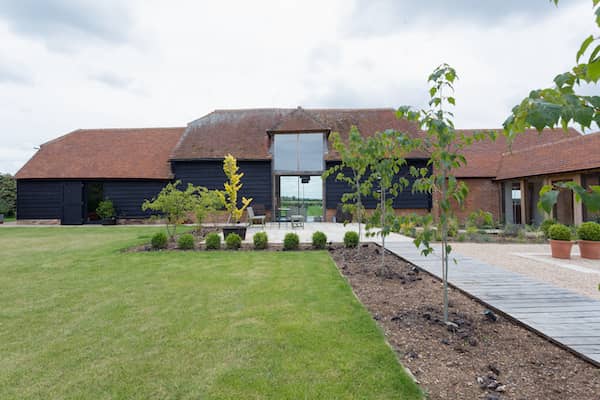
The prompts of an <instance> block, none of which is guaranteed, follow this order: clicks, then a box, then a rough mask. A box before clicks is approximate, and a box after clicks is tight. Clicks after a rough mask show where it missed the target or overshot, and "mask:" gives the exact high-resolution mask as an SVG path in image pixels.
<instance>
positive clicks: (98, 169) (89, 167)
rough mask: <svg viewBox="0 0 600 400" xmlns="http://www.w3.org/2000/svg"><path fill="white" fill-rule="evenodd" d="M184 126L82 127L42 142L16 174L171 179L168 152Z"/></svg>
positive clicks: (45, 176) (50, 176)
mask: <svg viewBox="0 0 600 400" xmlns="http://www.w3.org/2000/svg"><path fill="white" fill-rule="evenodd" d="M184 130H185V128H147V129H80V130H77V131H74V132H71V133H69V134H66V135H64V136H61V137H59V138H57V139H54V140H52V141H49V142H47V143H45V144H43V145H42V146H41V147H40V149H39V150H38V152H37V153H36V154H35V155H34V156H33V157H32V158H31V159H30V160H29V161H28V162H27V163H26V164H25V165H24V166H23V168H21V169H20V170H19V172H17V174H16V177H17V179H35V178H46V179H50V178H58V179H69V178H81V179H93V178H115V179H122V178H136V179H170V178H172V174H171V168H170V164H169V155H170V153H171V151H172V149H173V147H174V146H175V145H176V144H177V142H178V141H179V139H180V137H181V135H182V134H183V132H184Z"/></svg>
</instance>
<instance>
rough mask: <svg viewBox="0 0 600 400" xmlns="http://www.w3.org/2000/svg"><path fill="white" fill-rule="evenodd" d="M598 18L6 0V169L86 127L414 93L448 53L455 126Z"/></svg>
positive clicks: (484, 6)
mask: <svg viewBox="0 0 600 400" xmlns="http://www.w3.org/2000/svg"><path fill="white" fill-rule="evenodd" d="M595 31H596V29H595V27H594V24H593V18H592V2H591V0H562V1H560V3H559V7H555V6H554V5H552V4H551V3H550V1H548V0H526V1H523V0H471V1H467V0H456V1H452V2H450V1H444V0H428V1H420V0H412V1H408V0H354V1H348V0H345V1H343V0H331V1H329V0H319V1H312V0H301V1H261V0H256V1H227V2H225V1H223V2H216V1H198V0H192V1H183V0H181V1H179V0H173V1H157V0H131V1H124V0H103V1H96V0H81V1H75V0H44V1H36V0H19V1H14V0H0V44H1V45H0V121H1V122H2V125H1V127H0V139H1V140H0V172H9V173H15V172H16V171H17V170H18V169H19V168H20V167H21V166H22V165H23V164H24V163H25V162H26V161H27V160H28V159H29V158H30V157H31V156H32V155H33V154H34V152H35V148H36V147H37V146H39V145H40V144H42V143H44V142H46V141H48V140H51V139H53V138H55V137H58V136H60V135H63V134H65V133H68V132H70V131H73V130H75V129H79V128H112V127H158V126H185V125H186V124H187V123H188V122H190V121H192V120H194V119H196V118H198V117H201V116H203V115H205V114H207V113H209V112H210V111H212V110H214V109H226V108H255V107H297V106H302V107H304V108H311V107H345V108H348V107H357V108H361V107H393V108H396V107H399V106H401V105H414V106H417V107H423V106H425V104H426V100H427V88H428V86H427V82H426V79H427V76H428V75H429V73H430V72H431V71H433V69H434V68H435V67H436V66H438V65H439V64H441V63H444V62H445V63H449V64H450V65H452V66H453V67H455V68H456V69H457V72H458V75H459V81H458V83H457V84H456V93H455V96H456V98H457V107H456V109H455V114H456V120H455V122H456V125H457V127H459V128H496V127H500V126H501V124H502V122H503V121H504V119H505V118H506V117H507V115H508V114H509V112H510V109H511V108H512V107H513V106H514V105H515V104H516V103H518V102H519V101H520V100H521V99H522V98H523V97H525V96H526V95H527V94H528V93H529V91H530V90H531V89H534V88H539V87H546V86H549V85H550V84H551V83H552V79H553V77H554V76H555V75H557V74H558V73H560V72H564V71H566V70H568V69H570V68H571V67H572V65H573V64H574V63H575V53H576V51H577V49H578V47H579V44H580V43H581V41H582V40H583V39H584V38H585V37H586V36H588V35H589V34H590V33H593V32H595ZM588 90H591V91H597V88H591V89H590V88H588ZM107 148H110V143H107Z"/></svg>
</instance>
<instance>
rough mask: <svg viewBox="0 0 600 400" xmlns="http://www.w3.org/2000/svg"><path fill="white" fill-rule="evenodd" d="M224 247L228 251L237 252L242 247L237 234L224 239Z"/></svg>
mask: <svg viewBox="0 0 600 400" xmlns="http://www.w3.org/2000/svg"><path fill="white" fill-rule="evenodd" d="M225 247H226V248H227V249H228V250H237V249H239V248H240V247H242V237H241V236H240V235H238V234H237V233H230V234H229V235H227V239H225Z"/></svg>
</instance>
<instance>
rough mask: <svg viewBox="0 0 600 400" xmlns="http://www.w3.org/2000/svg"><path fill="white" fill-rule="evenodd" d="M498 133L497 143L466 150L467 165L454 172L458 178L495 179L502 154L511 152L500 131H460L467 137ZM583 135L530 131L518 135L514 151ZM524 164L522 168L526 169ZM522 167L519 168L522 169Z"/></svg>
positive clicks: (568, 132)
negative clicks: (484, 133)
mask: <svg viewBox="0 0 600 400" xmlns="http://www.w3.org/2000/svg"><path fill="white" fill-rule="evenodd" d="M489 131H496V133H497V135H496V136H497V137H496V140H495V141H492V140H490V139H486V140H484V141H481V142H475V143H473V144H472V145H471V146H470V147H468V148H467V149H465V150H464V155H465V157H466V159H467V165H466V166H465V167H462V168H459V169H457V170H455V171H454V174H455V175H456V176H457V177H461V178H467V177H469V178H493V177H495V176H496V174H497V172H498V166H499V165H500V159H501V158H502V154H503V153H505V152H507V151H509V146H508V143H507V141H506V138H505V137H504V135H503V134H502V132H501V130H499V129H459V132H463V133H465V134H467V135H472V134H473V133H474V132H489ZM580 136H581V134H580V133H579V132H577V131H576V130H575V129H569V130H568V131H567V132H565V131H564V130H562V129H546V130H544V131H543V132H542V133H541V134H540V133H538V132H537V131H536V130H535V129H530V130H527V131H525V132H524V133H522V134H520V135H518V136H517V137H516V138H515V140H514V142H513V144H512V150H513V151H519V150H521V149H524V148H528V147H532V146H536V145H542V144H547V143H554V142H557V141H560V140H564V139H566V138H573V137H580ZM526 165H527V164H524V165H523V166H522V167H526ZM520 167H521V166H517V168H520Z"/></svg>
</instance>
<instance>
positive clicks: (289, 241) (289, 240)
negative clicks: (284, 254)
mask: <svg viewBox="0 0 600 400" xmlns="http://www.w3.org/2000/svg"><path fill="white" fill-rule="evenodd" d="M299 244H300V238H299V237H298V235H297V234H295V233H287V234H286V235H285V237H284V238H283V249H284V250H298V245H299Z"/></svg>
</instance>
